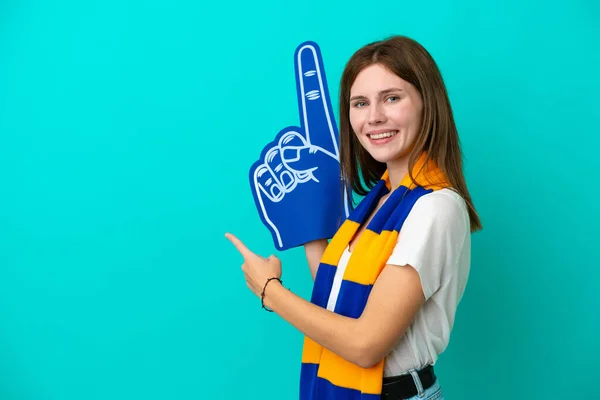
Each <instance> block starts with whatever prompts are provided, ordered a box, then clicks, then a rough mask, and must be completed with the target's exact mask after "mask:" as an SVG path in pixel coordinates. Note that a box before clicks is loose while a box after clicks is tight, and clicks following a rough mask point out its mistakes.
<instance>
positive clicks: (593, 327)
mask: <svg viewBox="0 0 600 400" xmlns="http://www.w3.org/2000/svg"><path fill="white" fill-rule="evenodd" d="M599 19H600V6H599V3H597V2H593V1H591V0H587V1H583V0H580V1H573V2H570V3H569V2H566V1H544V2H542V1H525V2H522V1H517V0H511V1H504V2H501V3H500V4H491V3H490V4H483V3H481V2H475V1H464V2H444V1H432V2H422V3H417V2H379V3H368V2H364V1H361V2H359V1H354V0H345V1H335V2H326V3H325V2H324V3H322V4H321V2H317V1H316V0H315V1H305V2H301V3H300V2H297V3H287V4H284V3H281V2H276V1H263V2H258V3H252V2H242V1H235V2H213V3H202V2H194V1H184V0H171V1H168V2H167V1H152V0H147V1H141V0H139V1H138V0H130V1H115V0H104V1H86V2H79V1H65V0H63V1H48V2H44V1H34V0H21V1H16V0H4V1H2V2H1V3H0V399H6V400H34V399H35V400H38V399H39V400H54V399H57V400H58V399H61V400H75V399H77V400H79V399H90V400H91V399H112V400H117V399H147V400H150V399H163V398H169V399H209V398H227V399H230V398H231V399H235V398H245V399H294V398H297V386H298V375H299V371H300V352H301V345H302V336H301V334H300V333H299V332H297V331H296V330H294V328H292V327H291V326H290V325H288V324H287V323H286V322H285V321H283V320H281V319H280V318H279V317H277V316H276V315H274V314H270V313H266V312H264V311H262V310H260V306H259V300H258V299H257V298H256V297H254V296H253V295H252V294H251V293H250V291H249V290H248V289H247V288H246V286H245V282H244V279H243V275H242V273H241V271H240V269H239V267H240V265H241V258H240V256H239V254H238V253H236V252H235V250H234V249H233V248H232V246H231V245H230V243H229V242H227V240H226V239H225V238H224V237H223V234H224V232H225V231H231V232H233V233H234V234H236V235H238V236H239V237H240V238H241V239H242V240H244V241H245V242H246V244H247V245H248V246H249V247H250V248H251V249H253V250H254V251H256V252H258V253H261V254H263V255H268V254H270V253H273V252H276V251H275V250H274V249H273V245H272V241H271V238H270V234H269V233H268V231H267V230H266V228H265V227H264V226H263V225H262V223H261V221H260V218H259V216H258V213H257V211H256V209H255V206H254V203H253V200H252V195H251V192H250V188H249V186H248V169H249V167H250V166H251V165H252V163H253V162H254V161H256V159H257V157H258V156H259V154H260V150H261V149H262V148H263V146H264V145H265V144H266V143H268V142H269V141H271V140H272V139H273V138H274V136H275V135H276V133H277V132H278V131H279V130H280V129H282V128H283V127H285V126H288V125H297V124H299V120H298V109H297V103H296V92H295V91H296V86H295V77H294V64H293V52H294V50H295V48H296V46H297V45H298V44H300V43H301V42H303V41H305V40H314V41H316V42H317V43H318V44H319V46H320V47H321V50H322V52H323V57H324V63H325V69H326V73H327V79H328V83H329V88H330V91H331V95H332V97H333V103H334V104H333V106H334V109H337V94H338V89H339V78H340V75H341V72H342V70H343V67H344V64H345V62H346V61H347V59H348V58H349V57H350V56H351V54H352V53H353V52H354V51H355V50H356V49H358V48H359V47H360V46H362V45H364V44H366V43H368V42H370V41H372V40H377V39H382V38H385V37H387V36H388V35H391V34H405V35H408V36H411V37H413V38H415V39H417V40H418V41H420V42H421V43H422V44H423V45H425V47H426V48H427V49H428V50H429V51H430V52H431V53H432V55H433V56H434V58H435V59H436V61H437V62H438V64H439V66H440V68H441V70H442V73H443V75H444V78H445V80H446V83H447V86H448V90H449V93H450V96H451V101H452V104H453V107H454V111H455V114H456V120H457V124H458V128H459V132H460V134H461V139H462V143H463V147H464V151H465V157H466V158H465V173H466V176H467V179H468V184H469V187H470V190H471V193H472V195H473V198H474V201H475V204H476V206H477V208H478V210H479V212H480V214H481V216H482V220H483V223H484V226H485V229H484V231H482V232H481V233H477V234H476V235H474V236H473V252H472V274H471V277H470V281H469V284H468V286H467V291H466V294H465V297H464V299H463V302H462V303H461V304H460V306H459V310H458V314H457V320H456V325H455V329H454V331H453V335H452V340H451V342H450V347H449V348H448V350H447V351H446V352H445V353H444V354H443V355H442V356H441V359H440V361H439V363H438V366H437V370H438V374H439V376H440V381H441V383H442V385H443V387H444V391H445V393H446V397H447V398H449V399H480V398H486V399H505V398H523V399H525V398H561V397H569V398H570V397H571V396H572V395H573V394H578V395H580V396H582V398H593V397H594V396H596V395H597V388H596V386H597V384H596V382H597V378H596V375H597V372H598V371H599V370H600V368H599V365H600V362H599V361H598V355H599V354H600V341H599V340H598V331H599V329H600V311H599V310H600V299H599V296H598V288H599V282H600V272H599V270H600V269H599V268H598V267H599V261H598V260H599V255H600V254H599V253H600V245H599V244H598V233H597V232H598V225H599V223H600V212H599V209H600V207H599V206H598V201H597V189H596V184H597V178H598V172H599V171H600V161H599V157H598V146H599V145H600V140H599V139H598V137H599V134H600V129H599V122H598V121H599V118H600V104H599V101H598V97H597V96H598V92H599V89H600V78H599V76H598V71H599V70H600V62H599V61H600V60H599V55H600V45H599V43H600V28H598V24H597V21H598V20H599ZM336 113H337V111H336ZM280 256H281V258H282V261H283V263H284V275H283V278H284V283H285V284H286V286H287V287H290V288H291V289H292V290H293V291H294V292H296V293H298V294H300V295H302V296H304V297H308V296H309V295H310V288H311V279H310V274H309V271H308V267H307V265H306V262H305V259H304V254H303V252H302V249H294V250H291V251H288V252H285V253H282V254H280Z"/></svg>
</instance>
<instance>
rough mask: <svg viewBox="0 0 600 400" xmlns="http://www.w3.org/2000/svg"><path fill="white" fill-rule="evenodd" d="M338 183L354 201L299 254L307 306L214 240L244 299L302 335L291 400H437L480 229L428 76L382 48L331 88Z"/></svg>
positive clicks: (365, 53)
mask: <svg viewBox="0 0 600 400" xmlns="http://www.w3.org/2000/svg"><path fill="white" fill-rule="evenodd" d="M340 142H341V143H340V149H341V157H340V158H341V159H340V163H341V170H342V176H343V178H344V179H345V180H346V182H348V183H349V184H350V185H351V186H352V188H353V190H354V191H355V192H356V193H357V194H359V195H364V196H365V197H364V198H363V199H362V201H361V202H360V204H359V205H358V206H357V208H356V209H355V210H354V211H353V212H352V214H351V215H350V217H349V218H348V219H347V220H346V221H345V222H344V223H343V224H342V226H341V227H340V229H339V230H338V232H337V233H336V235H335V236H334V237H333V238H332V239H331V241H330V242H329V243H328V242H327V241H326V240H319V241H315V242H310V243H307V244H306V245H305V250H306V256H307V260H308V263H309V266H310V269H311V272H312V275H313V277H314V278H315V286H314V289H313V295H312V299H311V302H308V301H305V300H304V299H302V298H300V297H298V296H296V295H294V294H293V293H292V292H290V291H289V290H288V289H286V288H285V287H284V286H282V285H281V281H280V279H279V278H280V277H281V262H280V261H279V260H278V259H277V258H276V257H274V256H270V257H269V258H266V259H265V258H262V257H260V256H258V255H256V254H254V253H252V252H251V251H250V250H249V249H248V248H246V247H245V246H244V244H243V243H242V242H240V241H239V240H238V239H237V238H236V237H234V236H233V235H231V234H227V235H226V236H227V238H228V239H229V240H231V242H232V243H233V244H234V245H235V246H236V248H237V249H238V250H239V251H240V253H241V254H242V256H243V257H244V264H243V266H242V269H243V271H244V274H245V278H246V281H247V284H248V286H249V287H250V289H252V291H253V292H254V293H255V294H256V295H258V296H259V297H261V299H262V301H263V304H264V306H265V307H267V308H268V309H270V310H272V311H274V312H275V313H277V314H279V315H280V316H281V317H282V318H284V319H285V320H286V321H288V322H289V323H291V324H292V325H294V326H295V327H296V328H297V329H299V330H300V331H301V332H302V333H303V334H304V335H305V342H304V350H303V354H302V372H301V384H300V398H301V399H379V398H383V399H413V398H414V399H420V400H422V399H441V398H443V395H442V391H441V387H440V383H439V381H438V379H437V378H436V375H435V374H434V372H433V365H434V364H435V362H436V361H437V359H438V356H439V355H440V354H441V353H442V352H443V351H444V350H445V349H446V347H447V345H448V342H449V338H450V332H451V330H452V327H453V325H454V317H455V313H456V309H457V306H458V303H459V301H460V299H461V297H462V295H463V293H464V290H465V286H466V283H467V278H468V275H469V269H470V235H471V233H472V232H474V231H476V230H479V229H481V224H480V221H479V217H478V215H477V212H476V211H475V208H474V206H473V203H472V201H471V197H470V195H469V191H468V189H467V185H466V183H465V179H464V176H463V172H462V158H461V150H460V144H459V138H458V133H457V129H456V126H455V123H454V118H453V115H452V110H451V106H450V102H449V100H448V95H447V91H446V88H445V86H444V83H443V80H442V77H441V74H440V72H439V70H438V67H437V65H436V63H435V62H434V60H433V59H432V57H431V56H430V54H429V53H428V52H427V51H426V50H425V49H424V48H423V47H422V46H421V45H420V44H419V43H417V42H416V41H414V40H412V39H409V38H407V37H402V36H395V37H392V38H389V39H387V40H384V41H379V42H375V43H371V44H369V45H367V46H365V47H363V48H361V49H359V50H358V51H357V52H356V53H355V54H354V55H353V56H352V58H351V59H350V60H349V61H348V63H347V65H346V68H345V70H344V72H343V76H342V80H341V88H340Z"/></svg>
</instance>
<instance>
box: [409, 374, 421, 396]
mask: <svg viewBox="0 0 600 400" xmlns="http://www.w3.org/2000/svg"><path fill="white" fill-rule="evenodd" d="M408 372H410V374H411V375H412V378H413V381H414V382H415V386H416V387H417V392H418V393H417V396H419V397H421V396H423V392H424V391H423V384H422V383H421V378H419V374H418V373H417V370H415V369H411V370H409V371H408Z"/></svg>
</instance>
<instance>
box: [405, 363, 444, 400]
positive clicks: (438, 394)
mask: <svg viewBox="0 0 600 400" xmlns="http://www.w3.org/2000/svg"><path fill="white" fill-rule="evenodd" d="M410 374H411V375H412V377H413V381H414V382H415V385H416V386H417V389H418V390H419V394H417V395H415V396H413V397H411V398H409V399H407V400H444V394H443V393H442V387H441V386H440V381H439V380H437V379H436V380H435V382H434V383H433V385H431V386H430V387H428V388H427V389H425V390H423V385H422V384H421V380H420V379H419V375H417V372H416V371H414V370H411V371H410Z"/></svg>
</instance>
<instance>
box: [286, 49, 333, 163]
mask: <svg viewBox="0 0 600 400" xmlns="http://www.w3.org/2000/svg"><path fill="white" fill-rule="evenodd" d="M295 65H296V86H297V90H298V107H299V111H300V123H301V126H302V128H303V130H304V132H305V133H306V140H307V141H308V143H310V144H311V145H314V146H319V147H321V148H323V149H324V150H326V151H328V152H330V153H332V155H335V156H337V155H338V154H339V152H338V144H337V134H336V132H337V127H336V125H335V119H334V116H333V111H332V108H331V102H330V99H329V92H328V88H327V80H326V79H325V71H324V68H323V60H322V57H321V52H320V50H319V46H318V45H317V44H316V43H314V42H305V43H303V44H301V45H300V46H298V49H297V50H296V55H295Z"/></svg>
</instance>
